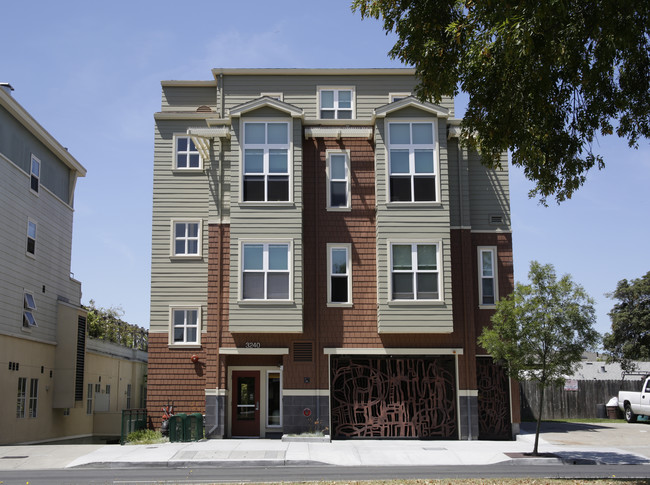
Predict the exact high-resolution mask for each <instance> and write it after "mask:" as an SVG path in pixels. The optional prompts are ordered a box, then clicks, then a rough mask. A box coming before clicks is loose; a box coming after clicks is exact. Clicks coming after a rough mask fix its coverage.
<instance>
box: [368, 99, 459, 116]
mask: <svg viewBox="0 0 650 485" xmlns="http://www.w3.org/2000/svg"><path fill="white" fill-rule="evenodd" d="M404 108H417V109H421V110H423V111H426V112H428V113H431V114H434V115H436V116H437V117H438V118H448V117H449V110H448V109H447V108H443V107H442V106H439V105H437V104H433V103H424V102H422V101H420V100H419V99H417V98H414V97H413V96H409V97H408V98H404V99H400V100H399V101H395V102H393V103H389V104H385V105H384V106H380V107H379V108H375V111H374V113H375V117H377V118H383V117H385V116H386V115H388V114H390V113H393V112H395V111H398V110H400V109H404Z"/></svg>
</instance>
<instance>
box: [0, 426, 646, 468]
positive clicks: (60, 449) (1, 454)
mask: <svg viewBox="0 0 650 485" xmlns="http://www.w3.org/2000/svg"><path fill="white" fill-rule="evenodd" d="M534 437H535V435H534V434H522V435H519V436H518V439H517V441H421V440H403V441H394V440H350V441H333V442H330V443H305V442H284V441H280V440H267V439H251V440H238V439H225V440H206V441H199V442H193V443H163V444H157V445H126V446H120V445H35V446H2V447H0V471H1V470H14V469H24V470H33V469H53V468H54V469H56V468H72V467H87V468H117V467H151V466H156V467H208V466H209V467H218V466H232V465H247V466H283V465H310V464H320V465H323V464H324V465H337V466H402V465H407V466H408V465H411V466H418V465H427V466H431V465H447V466H449V465H461V466H462V465H489V464H494V463H502V462H509V463H511V464H513V465H517V464H539V465H543V464H557V463H562V462H565V463H575V464H582V463H596V464H650V459H649V458H647V457H644V456H642V455H638V454H635V453H631V452H629V451H625V450H621V449H617V448H609V447H603V446H579V445H566V444H554V443H549V442H546V441H545V440H544V439H543V438H541V437H540V445H539V450H540V452H543V453H553V454H554V455H556V457H551V458H533V457H526V456H524V455H523V454H524V453H529V452H530V451H532V449H533V440H534ZM594 444H597V443H594Z"/></svg>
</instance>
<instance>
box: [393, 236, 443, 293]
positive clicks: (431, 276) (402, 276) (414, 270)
mask: <svg viewBox="0 0 650 485" xmlns="http://www.w3.org/2000/svg"><path fill="white" fill-rule="evenodd" d="M438 252H439V251H438V244H435V243H433V244H430V243H413V244H402V243H398V244H392V245H391V287H392V299H393V300H439V299H440V289H439V288H440V272H439V270H438V256H439V254H438Z"/></svg>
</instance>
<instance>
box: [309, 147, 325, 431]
mask: <svg viewBox="0 0 650 485" xmlns="http://www.w3.org/2000/svg"><path fill="white" fill-rule="evenodd" d="M303 138H304V137H303ZM312 139H313V140H314V169H315V170H316V173H315V177H314V178H313V180H314V191H313V194H315V198H314V209H315V215H314V217H315V219H316V224H315V234H314V240H315V245H314V251H315V253H316V257H315V258H314V261H315V262H316V269H315V272H316V277H315V281H316V285H315V288H314V289H315V292H316V302H318V301H319V300H318V290H319V282H320V264H319V263H318V261H319V260H318V256H319V253H320V250H319V244H320V238H319V230H318V228H319V225H320V224H319V213H320V211H319V210H318V202H319V201H320V194H319V193H318V186H319V184H318V173H319V172H318V170H319V167H320V157H319V150H318V141H317V140H316V138H312ZM303 170H304V168H303ZM303 180H304V176H303ZM303 197H304V194H303ZM303 208H304V198H303ZM303 273H304V272H303ZM328 284H329V283H328ZM303 293H304V291H303ZM314 313H315V315H316V318H315V321H314V324H315V329H314V333H315V338H314V347H316V348H315V351H316V394H317V395H316V419H317V420H318V422H319V423H320V399H319V398H320V395H319V394H320V392H319V390H320V388H321V385H320V382H321V378H320V377H321V376H320V350H319V349H320V312H319V311H318V303H316V304H315V305H314ZM328 424H329V423H328Z"/></svg>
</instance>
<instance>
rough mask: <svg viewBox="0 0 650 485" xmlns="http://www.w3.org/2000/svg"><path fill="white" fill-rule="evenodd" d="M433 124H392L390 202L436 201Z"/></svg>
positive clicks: (389, 155)
mask: <svg viewBox="0 0 650 485" xmlns="http://www.w3.org/2000/svg"><path fill="white" fill-rule="evenodd" d="M433 127H434V124H433V123H389V124H388V158H389V173H390V184H389V185H390V201H391V202H434V201H435V200H436V170H435V165H436V164H435V136H434V132H433Z"/></svg>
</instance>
